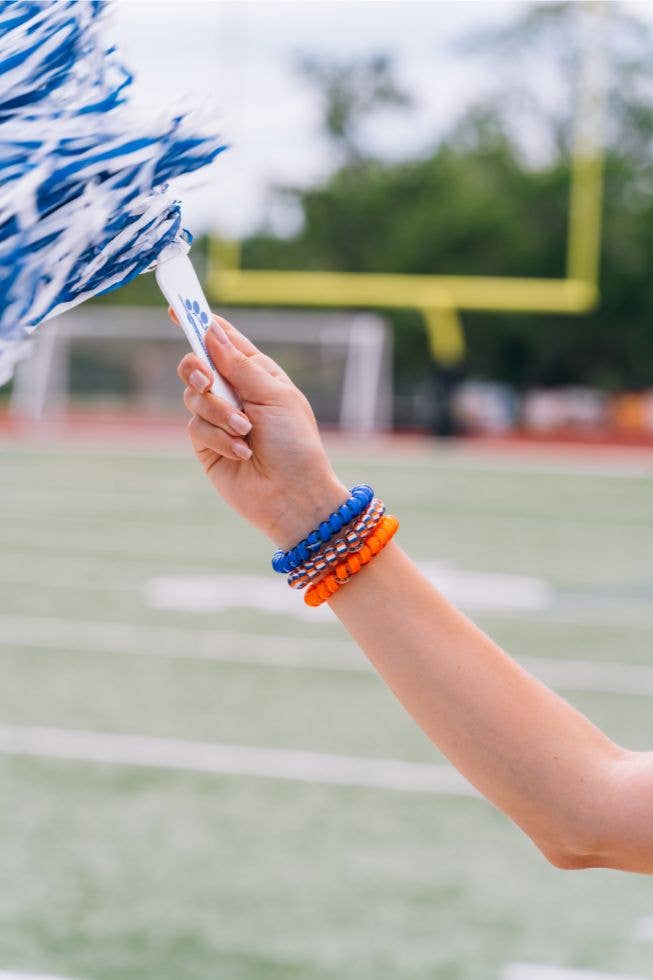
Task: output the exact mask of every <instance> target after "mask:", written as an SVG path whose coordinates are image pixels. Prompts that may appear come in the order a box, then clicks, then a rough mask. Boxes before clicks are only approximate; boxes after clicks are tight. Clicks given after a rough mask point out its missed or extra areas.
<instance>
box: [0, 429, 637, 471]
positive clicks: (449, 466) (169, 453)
mask: <svg viewBox="0 0 653 980" xmlns="http://www.w3.org/2000/svg"><path fill="white" fill-rule="evenodd" d="M148 438H149V437H148V436H146V437H145V439H144V442H145V440H146V439H148ZM154 438H156V435H155V436H154ZM327 445H329V439H328V437H327ZM329 448H330V449H331V451H332V455H333V456H334V458H335V459H336V460H338V459H342V460H343V461H348V460H350V459H351V457H352V455H355V457H356V463H357V465H358V466H361V465H362V466H364V465H365V464H367V465H369V466H374V467H375V469H379V470H383V469H388V470H390V471H391V472H392V471H394V470H397V469H400V468H405V467H406V466H407V465H408V466H411V467H415V468H428V469H434V470H436V471H437V470H438V469H443V470H461V469H464V470H477V471H479V472H496V471H499V472H502V473H503V472H506V473H518V474H520V473H524V474H526V475H528V474H530V473H533V474H539V473H542V474H545V475H552V476H574V477H576V476H579V477H583V476H586V477H589V478H591V479H594V478H595V477H597V476H600V477H607V478H615V479H623V480H631V479H635V480H639V479H642V478H644V479H645V478H647V477H653V455H652V454H651V451H650V450H646V449H634V450H622V451H616V452H613V453H610V454H609V456H608V458H606V453H604V452H600V453H597V454H592V452H591V451H587V452H582V453H579V454H576V455H575V456H573V457H571V455H570V454H569V453H568V452H564V453H561V452H556V450H555V449H553V450H549V451H548V452H547V451H546V450H545V449H544V447H538V448H537V454H535V453H534V454H533V456H530V457H527V456H526V455H524V454H523V453H520V452H518V451H517V452H515V453H512V454H511V453H510V452H509V451H508V450H501V451H500V453H496V454H492V451H491V450H489V449H485V450H483V449H481V450H477V449H475V448H474V447H470V446H468V445H466V444H465V443H464V442H462V443H460V444H459V445H458V446H454V447H450V446H448V447H444V446H441V445H439V444H437V443H434V444H433V447H432V448H431V446H429V447H428V448H425V449H424V450H419V451H417V452H412V451H411V452H410V453H407V452H405V451H402V450H401V448H400V447H398V448H397V452H396V462H388V458H389V453H391V452H392V446H391V448H390V450H388V444H387V443H384V441H383V440H380V441H379V450H378V453H376V454H375V453H374V452H366V453H365V454H364V455H363V456H361V454H360V445H359V444H357V443H356V442H354V441H352V446H351V450H350V451H348V450H347V448H346V447H345V446H343V445H342V443H338V444H334V445H332V446H330V447H329ZM4 455H6V456H14V457H16V456H28V457H30V456H36V455H38V456H44V455H47V456H62V455H63V456H72V457H100V458H101V459H118V460H120V459H128V460H133V459H137V460H139V461H141V460H143V458H147V459H164V460H183V461H184V462H186V463H188V464H189V465H191V464H192V462H193V460H192V453H191V449H190V446H189V445H188V446H187V445H186V441H185V439H184V438H183V434H182V435H181V436H180V437H179V438H176V437H175V438H174V439H173V440H171V441H170V442H166V443H164V444H161V443H157V444H156V445H143V446H140V445H137V446H134V445H125V446H124V447H123V446H120V445H117V444H116V443H115V442H110V441H109V440H107V442H106V443H102V442H101V443H100V444H98V442H97V441H93V440H91V439H84V438H82V437H81V436H80V437H79V438H76V439H75V440H74V441H72V440H61V441H60V442H53V441H51V440H47V441H46V440H45V439H34V440H33V441H32V442H31V443H30V444H27V443H22V444H21V443H16V442H15V441H11V440H6V439H2V440H0V458H1V457H2V456H4Z"/></svg>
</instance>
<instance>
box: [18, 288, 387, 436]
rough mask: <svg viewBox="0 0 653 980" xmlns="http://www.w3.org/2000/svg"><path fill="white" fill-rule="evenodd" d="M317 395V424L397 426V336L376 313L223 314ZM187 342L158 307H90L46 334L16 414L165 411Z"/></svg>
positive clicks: (26, 373) (22, 370)
mask: <svg viewBox="0 0 653 980" xmlns="http://www.w3.org/2000/svg"><path fill="white" fill-rule="evenodd" d="M223 312H224V315H225V316H226V317H227V318H228V319H230V320H233V322H234V323H237V324H238V327H239V329H240V330H242V332H243V333H244V334H246V335H247V336H248V337H250V338H251V340H252V341H253V342H254V343H255V344H256V345H257V346H259V347H260V348H261V349H262V350H264V351H265V352H266V353H267V354H269V355H270V356H271V357H273V358H274V359H275V360H276V361H278V362H279V363H280V364H281V366H282V367H283V368H284V370H286V371H287V372H288V374H289V375H290V376H291V377H292V378H293V380H294V381H295V382H296V383H297V385H298V386H299V387H300V388H301V389H302V391H304V393H305V394H306V395H307V397H308V398H309V400H310V402H311V404H312V405H313V408H314V410H315V414H316V416H317V418H318V421H319V422H320V423H322V424H324V425H327V426H332V427H337V428H341V429H344V430H348V431H355V432H373V431H379V430H385V429H389V428H390V427H391V424H392V401H393V391H392V335H391V331H390V329H389V327H388V326H387V324H386V323H385V322H384V321H383V320H382V319H381V318H380V317H378V316H374V315H371V314H368V313H355V314H353V313H340V312H337V313H336V312H334V313H330V312H329V313H325V312H299V311H287V310H278V309H275V310H268V309H237V310H225V311H223ZM187 349H188V348H187V345H186V341H185V338H184V337H183V335H182V334H181V332H180V331H176V330H175V328H174V327H173V326H172V325H171V324H170V322H169V321H168V318H167V316H166V314H165V311H164V310H163V309H160V308H154V307H124V306H121V307H110V306H107V305H101V306H92V305H86V306H83V307H81V308H80V309H78V310H75V311H72V312H70V313H67V314H65V315H63V316H61V317H60V318H59V319H58V320H56V321H54V322H53V323H50V324H48V325H47V327H46V329H44V330H42V331H39V335H38V336H37V338H36V339H35V341H34V348H33V351H32V354H31V356H30V357H29V358H28V359H27V360H25V361H24V362H22V364H21V365H20V367H19V370H18V371H17V374H16V378H15V382H14V388H13V394H12V401H11V409H12V412H13V413H15V414H16V415H18V416H20V417H22V418H32V419H35V420H36V419H42V418H43V417H47V416H50V417H61V416H62V415H64V416H65V414H66V413H67V412H69V411H70V410H71V409H73V408H74V409H75V410H79V409H82V410H83V409H84V408H87V409H89V410H90V409H94V408H112V409H113V408H120V409H128V410H130V411H134V412H135V413H139V414H166V413H168V412H174V411H176V410H177V409H178V406H179V382H178V380H177V375H176V365H177V362H178V361H179V359H180V358H181V357H182V356H183V354H184V353H185V352H186V351H187Z"/></svg>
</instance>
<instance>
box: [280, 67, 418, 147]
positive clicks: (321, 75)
mask: <svg viewBox="0 0 653 980" xmlns="http://www.w3.org/2000/svg"><path fill="white" fill-rule="evenodd" d="M298 70H299V73H300V74H301V75H302V76H303V78H304V79H305V80H306V81H308V82H309V83H310V84H311V85H313V86H314V88H315V89H316V90H317V93H318V96H319V98H320V102H321V107H322V125H323V129H324V131H325V133H326V134H327V135H328V137H329V139H330V140H331V142H332V143H333V144H334V146H335V148H336V149H337V150H338V152H339V153H340V155H341V158H342V161H343V162H344V163H345V164H348V165H349V166H352V165H356V164H359V163H362V162H363V161H364V160H365V159H366V157H367V153H366V150H365V145H364V138H363V134H362V128H363V125H364V123H365V122H367V120H368V119H369V118H370V117H371V116H373V115H374V114H375V113H377V112H378V111H379V110H382V109H397V108H399V109H405V108H407V107H408V106H410V105H411V104H412V99H411V97H410V95H409V94H408V92H406V91H405V90H404V89H403V88H402V87H401V86H400V85H399V83H398V82H397V81H396V79H395V77H394V65H393V61H392V59H391V58H390V57H389V56H388V55H385V54H374V55H372V56H371V57H369V58H365V59H362V60H359V61H345V62H332V61H325V60H324V59H322V58H308V57H304V58H301V59H300V61H299V63H298Z"/></svg>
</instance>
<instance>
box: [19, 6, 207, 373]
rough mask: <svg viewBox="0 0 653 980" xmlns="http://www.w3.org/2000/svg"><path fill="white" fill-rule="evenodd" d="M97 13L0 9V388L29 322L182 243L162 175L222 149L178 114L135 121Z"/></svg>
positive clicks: (176, 210) (125, 77)
mask: <svg viewBox="0 0 653 980" xmlns="http://www.w3.org/2000/svg"><path fill="white" fill-rule="evenodd" d="M105 7H106V3H105V0H88V2H77V0H57V2H48V3H37V2H29V0H14V2H12V3H7V2H4V3H0V188H1V190H0V292H1V293H2V296H3V308H2V311H1V312H0V384H2V383H4V382H5V381H7V380H8V379H9V377H10V376H11V374H12V371H13V367H14V364H15V363H16V361H17V360H18V358H19V357H20V356H21V354H22V353H23V352H24V343H25V340H26V338H27V336H28V335H29V333H30V332H31V331H32V330H33V329H34V328H35V327H36V326H38V325H39V324H40V323H41V322H43V321H44V320H46V319H48V318H49V317H52V316H55V315H56V314H57V313H61V312H63V311H64V310H67V309H70V308H71V307H73V306H76V305H77V304H78V303H81V302H82V301H83V300H85V299H88V298H89V297H91V296H97V295H100V294H101V293H106V292H109V291H110V290H112V289H117V288H118V287H119V286H122V285H123V284H124V283H127V282H129V281H130V280H131V279H133V278H134V277H135V276H137V275H139V273H141V272H144V271H145V270H147V269H148V268H151V267H152V265H153V264H154V263H155V262H156V259H157V256H158V255H159V253H160V252H161V250H162V249H163V248H164V247H165V246H166V245H169V244H171V243H172V242H173V241H186V242H187V241H188V240H189V239H190V236H189V235H188V233H186V232H185V231H184V229H183V227H182V222H181V211H180V204H179V201H178V200H176V198H175V196H174V195H173V193H172V192H171V190H170V189H169V187H168V181H169V180H170V179H172V178H174V177H177V176H178V175H180V174H182V173H188V172H191V171H194V170H197V169H198V168H200V167H203V166H205V165H206V164H208V163H209V162H210V161H211V160H213V159H214V158H215V157H216V156H217V155H218V154H219V153H220V152H222V150H224V149H225V148H226V147H225V144H224V143H223V141H222V140H220V139H219V138H218V137H217V136H216V135H202V134H200V133H198V132H197V131H196V130H195V129H194V127H193V126H192V125H191V123H190V122H189V121H188V119H187V118H186V117H184V116H176V117H174V118H172V119H171V118H167V119H161V120H158V121H154V122H152V121H148V123H147V125H146V126H144V127H143V126H142V125H141V124H139V123H137V122H136V121H135V119H134V118H133V116H132V115H131V113H130V112H129V109H128V107H127V105H126V98H127V94H128V90H129V86H130V84H131V81H132V77H131V75H130V74H129V72H128V71H127V70H126V69H125V68H124V67H123V66H122V65H121V63H120V61H119V59H118V57H117V55H116V52H115V50H114V49H113V48H112V47H110V46H107V45H106V44H105V43H104V42H103V41H102V39H101V31H100V27H101V22H102V17H103V13H104V10H105Z"/></svg>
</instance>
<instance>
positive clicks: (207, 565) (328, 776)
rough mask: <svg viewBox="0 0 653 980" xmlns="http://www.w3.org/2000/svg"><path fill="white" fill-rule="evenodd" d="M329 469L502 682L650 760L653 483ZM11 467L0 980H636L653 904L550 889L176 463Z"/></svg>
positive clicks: (400, 463) (444, 460) (567, 468)
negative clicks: (499, 671)
mask: <svg viewBox="0 0 653 980" xmlns="http://www.w3.org/2000/svg"><path fill="white" fill-rule="evenodd" d="M336 466H337V469H338V472H339V473H340V475H341V476H342V478H343V479H344V480H346V481H348V482H349V483H350V484H351V483H354V482H358V481H360V480H364V481H366V482H370V483H371V484H372V485H373V486H374V488H375V490H376V492H377V494H379V495H380V496H382V497H383V498H384V499H385V500H386V502H387V503H388V506H389V508H390V509H391V511H392V512H393V513H395V514H396V515H397V516H398V517H399V519H400V521H401V529H400V532H399V541H400V543H401V544H402V546H403V547H404V548H405V549H406V550H407V551H408V552H409V553H410V554H411V555H412V557H414V558H415V559H416V560H417V561H419V562H420V563H421V564H422V565H423V566H424V569H425V571H426V572H427V574H429V575H430V576H431V577H432V578H433V579H434V581H436V582H437V583H438V584H439V585H440V586H441V587H442V588H443V590H444V591H445V592H447V593H448V594H449V595H450V596H451V597H452V598H453V599H454V601H456V602H457V603H459V604H461V605H462V606H463V607H464V608H465V609H466V610H467V611H468V612H469V614H470V615H471V616H472V617H473V618H474V619H475V620H476V621H477V622H478V623H479V624H480V625H481V626H482V627H483V628H485V629H487V630H488V631H489V632H490V633H491V634H492V635H493V636H494V637H495V638H496V639H497V640H498V641H499V642H500V643H502V644H503V645H504V646H505V647H506V648H507V649H508V650H509V651H510V652H511V653H512V654H513V655H514V656H516V657H517V658H518V659H519V660H520V661H521V662H523V663H524V664H526V665H527V666H528V668H529V669H532V670H533V671H534V672H535V673H536V674H538V676H540V677H542V678H543V679H544V680H546V681H547V682H548V683H551V684H552V685H553V686H554V687H555V688H556V690H558V691H560V692H561V693H562V694H563V695H564V696H565V697H567V698H569V699H570V700H571V701H572V702H573V703H574V704H575V705H577V706H578V707H579V708H580V709H581V710H583V711H584V712H585V713H587V714H588V715H589V716H590V717H591V718H592V719H593V720H594V721H595V722H596V723H597V724H599V725H600V726H602V727H603V728H604V729H605V730H606V731H607V732H608V733H609V734H610V735H611V736H612V737H614V738H615V739H617V740H618V741H620V742H621V743H623V744H625V745H628V746H630V747H634V748H653V711H652V709H653V644H652V641H653V502H652V501H653V464H651V463H648V464H645V463H637V462H634V463H630V462H624V463H614V462H611V461H610V460H609V459H607V458H606V460H599V459H598V458H594V457H592V459H589V460H579V461H574V462H573V463H569V462H565V461H564V460H562V459H559V460H556V461H554V460H552V459H551V458H549V459H548V461H547V459H542V460H540V461H532V460H531V461H529V460H526V459H523V458H517V457H512V456H508V455H503V456H501V457H496V458H495V457H491V456H489V455H487V454H485V453H484V454H481V453H477V454H475V453H473V452H469V451H468V452H465V453H462V452H458V451H456V450H447V451H443V450H438V449H435V448H424V449H422V450H414V451H411V452H410V453H400V454H395V455H394V456H393V454H392V453H391V452H386V453H378V452H375V453H374V454H372V453H366V452H365V451H363V452H361V453H358V454H353V453H345V452H344V451H342V452H341V454H340V456H339V457H338V458H337V459H336ZM0 467H1V473H2V477H1V479H0V508H1V510H0V512H1V514H2V520H1V522H0V596H1V598H0V670H1V674H0V677H1V683H0V800H1V805H0V978H3V977H5V976H6V977H9V976H11V977H14V976H16V977H19V976H26V977H27V976H31V975H43V974H47V975H51V976H54V977H65V978H71V980H572V978H574V980H575V978H578V980H583V978H588V980H596V978H604V977H605V978H606V980H608V978H609V980H612V978H614V977H617V976H618V977H619V978H621V980H630V978H638V980H639V978H643V980H653V881H652V879H651V878H649V877H644V876H635V875H624V874H618V873H612V872H605V871H587V872H576V873H569V872H561V871H557V870H555V869H553V868H552V867H550V866H548V865H547V863H546V862H545V860H544V859H543V858H542V857H541V855H540V854H539V853H538V852H537V851H536V849H535V848H534V847H533V846H532V844H531V843H530V842H529V841H528V840H527V839H526V838H524V837H523V835H522V834H521V833H520V832H519V831H518V830H516V829H515V828H514V827H513V826H512V825H511V824H510V823H509V822H508V821H507V819H506V818H505V817H504V816H503V815H501V814H500V813H498V812H497V811H495V810H494V809H493V808H492V807H491V806H490V805H489V804H487V803H486V802H485V801H483V800H481V799H480V798H478V797H477V796H476V795H475V794H474V793H473V792H472V791H471V790H470V789H469V787H468V786H467V785H466V784H465V783H464V781H463V780H462V779H461V778H460V777H458V776H457V774H456V773H455V772H453V770H451V768H450V767H449V765H448V763H447V762H446V760H445V759H444V758H443V757H442V756H441V755H440V753H439V752H438V751H437V750H436V749H435V748H434V747H433V746H431V745H430V744H429V743H428V741H427V740H426V738H425V737H424V736H423V735H422V734H421V733H420V732H419V731H418V730H417V729H416V728H415V726H414V725H413V723H412V722H411V721H410V719H408V718H407V717H406V715H405V714H404V712H403V710H402V709H401V708H400V707H399V706H398V705H397V704H396V703H395V701H394V700H393V698H392V696H391V695H390V693H389V692H388V691H387V690H386V688H385V687H384V685H383V684H382V683H381V681H380V680H379V679H378V678H377V677H376V676H375V674H374V673H373V672H372V671H371V669H369V668H368V666H367V665H366V662H365V660H364V658H363V657H362V655H361V654H360V653H359V652H358V651H357V649H356V648H355V647H354V646H353V645H352V644H351V643H350V642H349V641H348V639H347V636H346V634H345V633H344V631H343V630H342V629H341V627H340V626H339V624H338V623H337V622H336V621H335V619H333V618H332V617H331V614H330V612H328V611H320V613H318V614H317V615H315V614H314V613H313V612H312V611H308V610H305V607H304V606H303V603H302V600H301V597H300V596H299V595H297V594H296V593H293V592H291V590H289V589H288V588H287V586H286V585H285V583H284V582H283V580H282V579H279V580H277V578H276V577H275V576H274V575H273V573H272V572H271V571H270V570H269V557H270V553H271V550H272V546H271V545H270V544H269V543H268V542H267V541H266V540H264V539H263V538H261V537H260V536H259V535H258V534H257V533H256V532H254V531H253V530H251V529H250V528H249V527H247V526H246V525H245V524H244V522H242V521H241V520H239V519H237V518H235V517H234V516H233V515H232V514H231V513H229V512H227V510H226V509H225V508H224V506H223V505H222V503H221V502H220V501H218V499H217V498H216V497H215V496H214V494H213V492H212V491H211V489H210V487H209V485H208V483H207V482H206V481H205V480H204V478H203V476H202V474H201V473H200V471H199V469H198V467H197V466H196V464H195V463H194V461H193V460H192V458H191V456H190V452H189V451H188V450H186V449H184V447H183V446H180V447H179V448H174V447H173V448H170V449H163V448H162V449H159V450H156V451H146V450H142V451H141V450H140V449H138V448H137V447H136V446H135V445H132V446H131V448H121V447H119V446H116V445H112V446H86V447H82V446H71V445H69V444H63V443H62V444H57V443H54V444H51V445H48V446H45V447H36V446H34V445H30V444H24V445H21V444H18V443H11V442H6V443H3V444H1V445H0ZM545 967H547V968H548V970H547V971H545V970H544V968H545ZM574 971H578V972H574ZM583 971H584V972H583Z"/></svg>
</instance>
